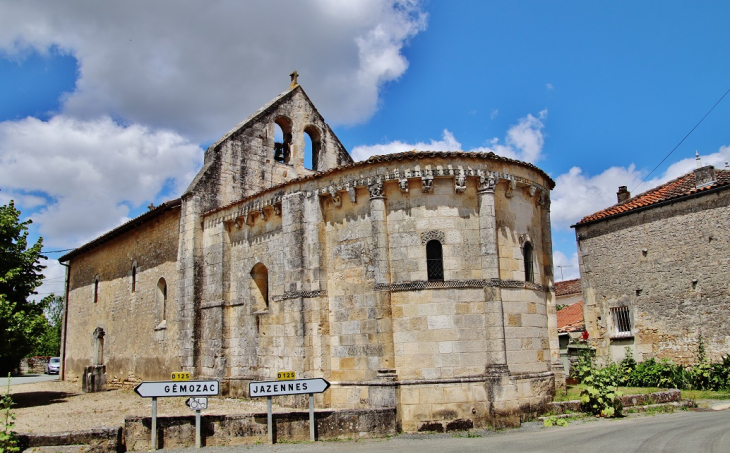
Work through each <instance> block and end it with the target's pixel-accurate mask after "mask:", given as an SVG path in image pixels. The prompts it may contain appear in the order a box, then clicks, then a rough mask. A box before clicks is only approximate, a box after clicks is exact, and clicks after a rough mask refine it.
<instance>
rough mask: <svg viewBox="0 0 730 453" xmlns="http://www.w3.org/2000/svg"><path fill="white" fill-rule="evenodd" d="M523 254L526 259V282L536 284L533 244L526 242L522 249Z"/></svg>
mask: <svg viewBox="0 0 730 453" xmlns="http://www.w3.org/2000/svg"><path fill="white" fill-rule="evenodd" d="M522 253H523V255H524V257H525V281H526V282H534V281H535V272H534V271H533V264H532V263H533V260H532V255H533V253H532V244H531V243H529V242H525V245H524V246H523V247H522Z"/></svg>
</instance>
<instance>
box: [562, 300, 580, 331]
mask: <svg viewBox="0 0 730 453" xmlns="http://www.w3.org/2000/svg"><path fill="white" fill-rule="evenodd" d="M580 330H585V322H584V321H583V301H582V300H581V301H580V302H577V303H574V304H573V305H568V306H567V307H565V308H563V309H562V310H558V332H577V331H580Z"/></svg>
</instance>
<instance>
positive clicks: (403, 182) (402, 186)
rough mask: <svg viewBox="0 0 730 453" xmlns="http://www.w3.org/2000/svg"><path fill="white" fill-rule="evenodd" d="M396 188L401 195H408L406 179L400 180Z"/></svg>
mask: <svg viewBox="0 0 730 453" xmlns="http://www.w3.org/2000/svg"><path fill="white" fill-rule="evenodd" d="M398 187H399V188H400V192H401V193H408V178H400V179H399V180H398Z"/></svg>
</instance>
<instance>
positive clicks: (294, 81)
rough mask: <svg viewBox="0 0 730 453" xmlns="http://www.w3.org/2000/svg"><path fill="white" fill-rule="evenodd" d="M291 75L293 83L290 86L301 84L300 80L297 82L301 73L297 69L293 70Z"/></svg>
mask: <svg viewBox="0 0 730 453" xmlns="http://www.w3.org/2000/svg"><path fill="white" fill-rule="evenodd" d="M289 77H291V84H290V85H289V86H290V87H295V86H297V85H299V82H297V77H299V73H298V72H297V71H293V72H292V73H291V74H289Z"/></svg>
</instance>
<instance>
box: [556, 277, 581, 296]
mask: <svg viewBox="0 0 730 453" xmlns="http://www.w3.org/2000/svg"><path fill="white" fill-rule="evenodd" d="M581 291H583V290H582V289H581V287H580V279H579V278H576V279H575V280H563V281H562V282H555V295H556V296H567V295H569V294H580V293H581Z"/></svg>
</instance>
